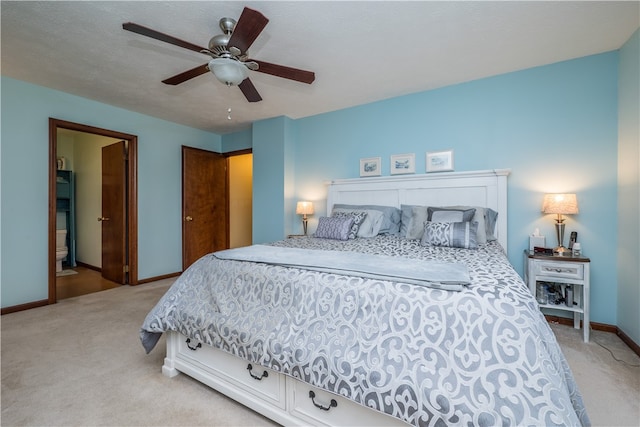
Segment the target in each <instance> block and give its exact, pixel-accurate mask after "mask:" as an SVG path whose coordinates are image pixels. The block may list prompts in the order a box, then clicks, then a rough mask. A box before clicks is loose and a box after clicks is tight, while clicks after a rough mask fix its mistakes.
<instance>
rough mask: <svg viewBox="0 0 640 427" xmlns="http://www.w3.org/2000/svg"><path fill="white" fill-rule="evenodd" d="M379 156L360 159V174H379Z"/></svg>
mask: <svg viewBox="0 0 640 427" xmlns="http://www.w3.org/2000/svg"><path fill="white" fill-rule="evenodd" d="M380 174H381V171H380V157H367V158H365V159H360V176H380Z"/></svg>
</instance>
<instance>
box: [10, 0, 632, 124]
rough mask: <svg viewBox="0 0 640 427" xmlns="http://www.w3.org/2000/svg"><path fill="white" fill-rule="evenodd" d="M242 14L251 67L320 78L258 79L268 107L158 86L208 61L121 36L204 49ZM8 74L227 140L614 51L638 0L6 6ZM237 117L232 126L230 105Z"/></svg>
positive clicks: (203, 83)
mask: <svg viewBox="0 0 640 427" xmlns="http://www.w3.org/2000/svg"><path fill="white" fill-rule="evenodd" d="M244 6H248V7H251V8H253V9H256V10H258V11H260V12H261V13H263V14H264V15H265V16H266V17H267V18H269V20H270V21H269V24H268V25H267V27H266V28H265V29H264V31H263V32H262V33H261V34H260V36H259V37H258V39H257V40H256V42H255V43H254V44H253V45H252V47H251V48H250V50H249V52H250V56H251V57H252V58H256V59H260V60H263V61H267V62H271V63H276V64H282V65H288V66H292V67H296V68H302V69H306V70H310V71H314V72H315V73H316V81H315V82H314V83H313V84H312V85H306V84H303V83H297V82H293V81H289V80H285V79H281V78H278V77H273V76H270V75H266V74H263V73H258V72H250V78H251V80H252V82H253V83H254V85H255V86H256V88H257V90H258V91H259V93H260V94H261V95H262V98H263V101H262V102H258V103H248V102H247V101H246V100H245V98H244V96H243V95H242V93H241V92H240V90H239V89H238V88H235V87H232V88H227V87H226V86H224V85H223V84H222V83H220V82H218V81H217V80H216V79H215V77H214V76H213V75H211V74H205V75H202V76H199V77H196V78H194V79H192V80H190V81H188V82H186V83H183V84H181V85H178V86H167V85H165V84H163V83H161V80H163V79H165V78H167V77H170V76H173V75H175V74H178V73H180V72H182V71H185V70H187V69H190V68H193V67H195V66H197V65H201V64H204V63H206V62H207V58H208V57H207V56H205V55H202V54H199V53H197V52H193V51H190V50H185V49H182V48H179V47H176V46H173V45H169V44H167V43H163V42H160V41H156V40H153V39H150V38H147V37H144V36H141V35H138V34H134V33H131V32H128V31H124V30H123V29H122V23H123V22H129V21H131V22H135V23H137V24H141V25H144V26H147V27H151V28H153V29H155V30H157V31H160V32H164V33H166V34H169V35H172V36H174V37H178V38H181V39H183V40H186V41H190V42H192V43H194V44H197V45H201V46H207V43H208V41H209V38H211V37H212V36H213V35H215V34H219V33H220V29H219V27H218V20H219V19H220V18H221V17H232V18H234V19H237V18H238V17H239V16H240V13H241V12H242V9H243V7H244ZM0 8H1V9H0V13H1V17H2V26H1V35H2V38H1V43H2V45H1V48H2V50H1V54H2V63H1V70H2V74H3V75H5V76H9V77H13V78H16V79H19V80H24V81H27V82H31V83H35V84H38V85H42V86H46V87H50V88H53V89H58V90H61V91H64V92H68V93H72V94H75V95H79V96H82V97H85V98H89V99H94V100H96V101H100V102H104V103H107V104H111V105H115V106H118V107H122V108H126V109H128V110H133V111H138V112H140V113H144V114H147V115H150V116H155V117H159V118H162V119H165V120H170V121H173V122H177V123H181V124H184V125H187V126H192V127H195V128H200V129H204V130H209V131H213V132H217V133H222V134H224V133H228V132H232V131H235V130H239V129H243V128H247V127H248V126H249V124H250V123H252V122H254V121H256V120H260V119H265V118H270V117H276V116H281V115H285V116H288V117H291V118H300V117H306V116H311V115H315V114H319V113H324V112H328V111H334V110H338V109H342V108H347V107H351V106H354V105H360V104H365V103H369V102H374V101H378V100H382V99H387V98H391V97H395V96H399V95H405V94H409V93H414V92H420V91H424V90H429V89H434V88H438V87H442V86H446V85H451V84H455V83H460V82H465V81H470V80H475V79H479V78H482V77H487V76H492V75H496V74H501V73H505V72H510V71H515V70H521V69H525V68H529V67H534V66H538V65H544V64H550V63H554V62H558V61H563V60H567V59H572V58H578V57H582V56H586V55H591V54H596V53H601V52H606V51H610V50H614V49H618V48H619V47H620V46H621V45H622V44H623V43H624V42H626V41H627V40H628V39H629V37H630V36H631V35H632V34H633V32H634V31H635V30H636V29H637V28H638V27H639V26H640V2H638V1H624V2H611V1H604V2H595V1H587V2H561V1H551V2H538V1H535V2H516V1H513V2H488V1H473V2H457V1H456V2H451V1H449V2H446V1H445V2H436V1H420V2H419V1H409V2H396V1H386V2H382V1H375V2H365V1H357V2H340V1H319V2H315V1H297V2H284V1H251V2H231V1H222V2H221V1H206V2H205V1H195V2H187V1H170V2H155V1H127V2H115V1H104V2H100V1H80V2H78V1H71V2H66V1H44V2H32V1H16V2H10V1H2V2H1V3H0ZM228 108H231V109H232V114H231V115H232V120H228V119H227V109H228Z"/></svg>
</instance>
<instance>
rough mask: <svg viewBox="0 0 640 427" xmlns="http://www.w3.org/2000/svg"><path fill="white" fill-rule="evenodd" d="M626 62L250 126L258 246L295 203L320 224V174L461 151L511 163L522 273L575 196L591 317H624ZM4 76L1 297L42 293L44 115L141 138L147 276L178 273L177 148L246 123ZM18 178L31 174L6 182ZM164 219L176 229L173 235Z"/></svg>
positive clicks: (496, 164)
mask: <svg viewBox="0 0 640 427" xmlns="http://www.w3.org/2000/svg"><path fill="white" fill-rule="evenodd" d="M618 59H619V53H618V52H609V53H605V54H601V55H594V56H589V57H585V58H580V59H576V60H572V61H566V62H561V63H557V64H553V65H549V66H544V67H538V68H532V69H528V70H524V71H520V72H515V73H509V74H505V75H501V76H496V77H492V78H487V79H482V80H477V81H473V82H469V83H465V84H460V85H455V86H450V87H446V88H442V89H438V90H433V91H428V92H423V93H418V94H413V95H408V96H404V97H399V98H394V99H390V100H386V101H382V102H377V103H372V104H368V105H364V106H359V107H354V108H349V109H345V110H341V111H336V112H332V113H327V114H323V115H318V116H314V117H309V118H305V119H300V120H295V121H293V120H291V119H288V118H283V117H280V118H275V119H268V120H263V121H260V122H257V123H254V125H253V128H252V130H251V146H252V149H253V155H254V215H253V218H254V228H253V235H254V242H256V243H259V242H265V241H270V240H275V239H280V238H282V237H284V236H285V235H286V234H288V233H290V232H293V233H299V232H300V231H301V228H302V227H301V225H300V219H299V218H298V216H297V215H294V214H293V213H292V212H293V206H294V203H295V202H296V201H297V200H300V199H307V200H312V201H316V212H317V214H316V215H314V216H313V217H312V221H311V222H310V231H313V230H314V229H315V224H316V221H317V217H318V216H320V215H321V214H322V213H323V212H324V211H325V209H326V207H325V206H324V203H325V202H324V198H325V197H326V189H325V184H324V182H325V181H326V180H329V179H333V178H351V177H357V176H358V168H359V159H360V158H362V157H371V156H381V157H382V159H383V164H382V166H383V168H382V172H383V175H388V174H389V156H390V155H392V154H402V153H415V154H416V171H417V172H418V173H422V172H424V168H425V159H424V156H425V152H426V151H433V150H441V149H453V150H454V152H455V169H456V170H458V171H464V170H477V169H492V168H511V169H512V175H511V176H510V178H509V258H510V260H511V262H512V263H513V264H514V266H515V267H516V269H517V270H518V271H520V272H521V271H522V259H521V253H522V250H523V249H524V248H526V247H527V245H528V238H527V236H528V234H529V233H530V232H531V231H532V230H533V229H534V228H536V227H538V228H540V230H541V231H542V232H543V233H544V234H545V235H546V236H547V238H548V242H549V243H548V245H549V246H551V245H553V241H554V237H553V236H554V231H553V218H552V217H551V216H543V215H542V214H541V213H540V205H541V202H542V195H543V194H544V193H545V192H564V191H567V192H569V191H571V192H576V193H577V194H578V200H579V203H580V214H579V215H575V216H572V217H570V218H569V219H568V220H567V230H568V231H574V230H575V231H578V234H579V237H578V239H579V241H580V242H581V243H582V245H583V247H584V251H585V253H586V254H587V255H588V256H589V257H591V259H592V296H591V302H592V320H593V321H595V322H601V323H607V324H616V317H617V313H616V310H617V290H618V289H617V287H616V283H617V270H616V267H617V264H616V248H617V244H618V241H617V240H618V239H617V230H618V217H617V215H616V214H615V209H616V206H617V190H618V188H617V148H618V123H617V120H618V115H617V114H618V113H617V109H618V96H617V93H618V88H617V85H618ZM2 84H3V87H2V89H3V91H2V113H3V117H2V124H3V128H2V141H3V142H2V144H3V145H2V203H3V205H2V232H3V235H2V281H3V283H2V297H3V301H2V305H3V306H9V305H14V304H19V303H22V302H26V301H34V300H40V299H44V298H46V227H47V221H46V219H47V218H46V209H47V206H46V203H47V188H46V181H47V174H46V165H47V157H46V156H47V144H48V139H47V123H46V118H47V117H49V116H53V117H56V118H60V119H65V120H70V121H74V122H80V123H85V124H89V125H93V126H99V127H104V128H109V129H114V130H118V131H122V132H127V133H132V134H137V135H138V136H139V137H140V156H139V157H140V164H139V166H140V171H139V184H140V194H139V198H140V207H139V209H140V224H141V229H140V241H141V242H140V243H141V244H140V250H139V254H140V277H141V278H144V277H152V276H156V275H161V274H165V273H168V272H172V271H178V270H179V269H180V261H179V260H180V256H179V254H180V243H179V242H180V207H179V203H175V201H176V200H179V195H180V184H179V183H180V176H179V168H180V166H179V164H180V161H179V159H180V154H179V147H180V145H181V144H188V145H192V146H198V145H200V146H203V147H206V148H209V149H212V150H216V151H217V150H219V149H221V148H224V151H233V150H237V149H244V148H247V142H248V134H247V131H243V132H240V133H239V134H238V135H235V134H234V135H230V136H227V135H225V137H224V138H222V137H220V136H218V135H215V134H208V133H205V132H201V131H197V130H194V129H190V128H185V127H182V126H178V125H174V124H171V123H167V122H164V121H161V120H157V119H153V118H150V117H146V116H142V115H139V114H136V113H132V112H129V111H124V110H121V109H117V108H114V107H109V106H106V105H104V104H99V103H95V102H92V101H89V100H86V99H81V98H77V97H74V96H71V95H67V94H62V93H60V92H56V91H50V90H47V89H43V88H39V87H36V86H32V85H27V84H24V83H20V82H16V81H14V80H11V79H4V78H3V80H2ZM7 88H8V89H7ZM7 92H8V93H7ZM14 104H15V105H14ZM7 111H8V113H7ZM7 114H8V116H7ZM5 122H6V123H7V124H8V125H7V126H5ZM25 129H26V130H25ZM7 140H10V141H20V144H17V143H9V144H7V143H5V141H7ZM222 141H224V144H223V143H222ZM5 145H6V146H7V148H5ZM8 159H11V160H8ZM31 165H33V166H31ZM34 170H35V171H37V170H39V171H40V172H36V173H34V172H33V171H34ZM14 176H15V177H18V178H19V179H22V180H25V182H26V183H20V184H13V185H12V184H10V183H8V182H7V179H8V178H10V179H11V180H12V179H13V178H14ZM292 183H293V184H292ZM6 193H8V195H6ZM16 204H18V205H20V206H25V207H26V208H27V209H26V210H25V211H24V212H21V214H20V215H18V214H17V213H13V212H11V210H10V209H11V208H10V207H9V206H11V207H13V206H14V205H16ZM173 204H175V206H174V205H173ZM7 223H9V224H11V226H10V227H9V226H8V225H5V224H7ZM166 224H175V229H174V228H169V231H166V230H167V227H166ZM14 230H15V231H14ZM289 230H291V231H289ZM40 236H42V237H40ZM14 241H16V242H18V243H14ZM14 244H15V245H17V247H18V251H16V250H15V249H16V248H14V247H13V245H14ZM34 248H35V250H34ZM34 252H35V254H36V261H34V257H33V253H34ZM6 265H10V266H9V267H6ZM34 265H42V266H43V267H42V270H41V271H40V270H36V271H33V266H34ZM30 269H31V270H32V271H30V273H29V274H28V275H26V276H25V275H24V274H23V272H24V271H29V270H30ZM7 270H8V271H7ZM7 280H8V282H7ZM6 282H7V283H11V285H10V286H9V287H8V288H9V289H10V290H9V291H8V292H7V293H5V283H6ZM5 294H6V295H7V296H5Z"/></svg>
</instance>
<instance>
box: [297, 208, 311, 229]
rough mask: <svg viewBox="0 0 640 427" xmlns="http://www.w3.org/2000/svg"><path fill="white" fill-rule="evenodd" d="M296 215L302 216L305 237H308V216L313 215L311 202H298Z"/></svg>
mask: <svg viewBox="0 0 640 427" xmlns="http://www.w3.org/2000/svg"><path fill="white" fill-rule="evenodd" d="M296 213H297V214H298V215H302V228H303V229H304V235H305V236H306V235H307V222H308V219H307V215H312V214H313V203H311V202H298V204H297V205H296Z"/></svg>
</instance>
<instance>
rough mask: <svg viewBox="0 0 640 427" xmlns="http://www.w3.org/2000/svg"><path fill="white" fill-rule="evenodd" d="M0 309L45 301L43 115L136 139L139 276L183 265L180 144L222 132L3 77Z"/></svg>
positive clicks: (212, 140)
mask: <svg viewBox="0 0 640 427" xmlns="http://www.w3.org/2000/svg"><path fill="white" fill-rule="evenodd" d="M1 84H2V94H1V95H2V104H1V107H2V130H1V134H0V136H1V138H2V139H1V141H2V148H1V152H2V159H1V176H0V178H1V180H2V181H1V184H2V188H1V197H2V199H1V201H2V207H1V212H0V214H1V226H0V227H1V235H2V247H1V269H2V270H1V272H0V280H1V287H2V292H1V298H2V307H9V306H13V305H18V304H23V303H27V302H33V301H40V300H45V299H47V297H48V288H47V278H48V276H47V256H48V254H47V244H48V243H47V242H48V240H47V232H48V230H47V227H48V201H49V193H48V188H49V187H48V179H49V175H48V158H49V122H48V119H49V117H53V118H56V119H61V120H67V121H70V122H76V123H82V124H85V125H90V126H95V127H100V128H105V129H111V130H115V131H119V132H123V133H128V134H133V135H137V136H138V233H139V235H138V239H139V241H138V255H139V258H138V259H139V265H138V275H139V278H140V279H144V278H148V277H156V276H160V275H164V274H169V273H174V272H177V271H180V270H181V269H182V243H181V242H182V234H181V233H182V231H181V230H182V228H181V224H182V223H181V194H182V193H181V160H180V159H181V146H182V145H189V146H193V147H199V148H206V149H209V150H213V151H221V136H220V135H217V134H213V133H209V132H203V131H200V130H196V129H193V128H189V127H186V126H181V125H177V124H175V123H170V122H167V121H164V120H159V119H156V118H153V117H149V116H145V115H142V114H138V113H134V112H131V111H127V110H124V109H121V108H116V107H112V106H109V105H106V104H101V103H98V102H95V101H91V100H88V99H84V98H80V97H77V96H73V95H70V94H67V93H63V92H59V91H55V90H51V89H47V88H43V87H40V86H35V85H32V84H28V83H24V82H21V81H18V80H15V79H10V78H7V77H2V80H1Z"/></svg>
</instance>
